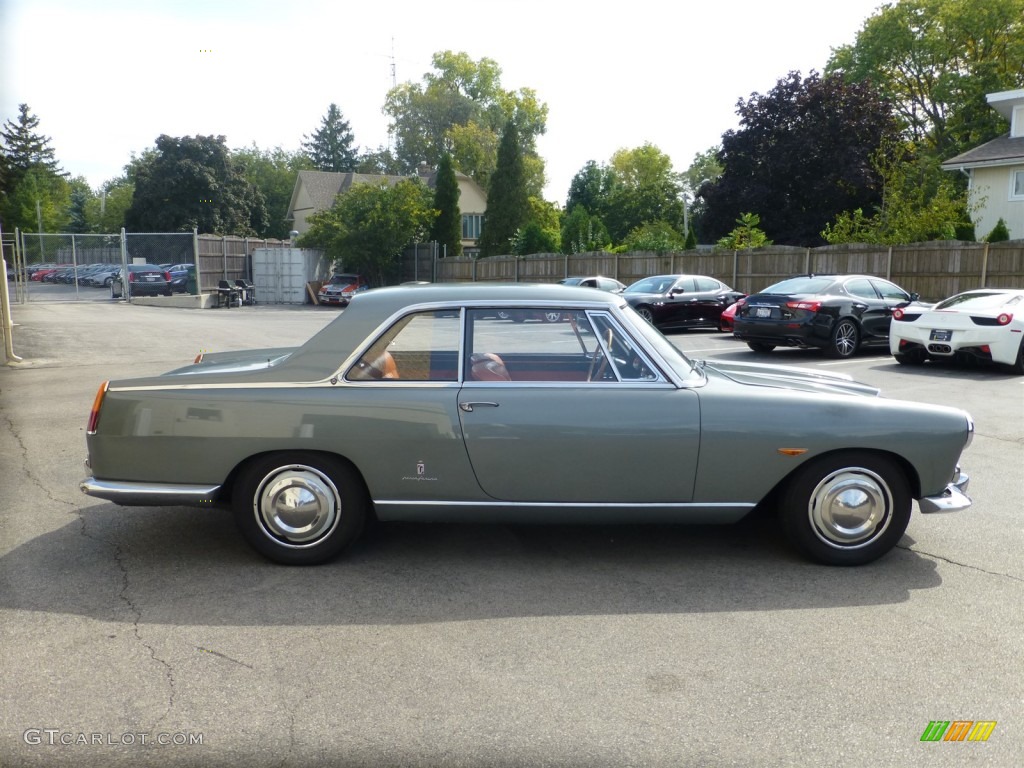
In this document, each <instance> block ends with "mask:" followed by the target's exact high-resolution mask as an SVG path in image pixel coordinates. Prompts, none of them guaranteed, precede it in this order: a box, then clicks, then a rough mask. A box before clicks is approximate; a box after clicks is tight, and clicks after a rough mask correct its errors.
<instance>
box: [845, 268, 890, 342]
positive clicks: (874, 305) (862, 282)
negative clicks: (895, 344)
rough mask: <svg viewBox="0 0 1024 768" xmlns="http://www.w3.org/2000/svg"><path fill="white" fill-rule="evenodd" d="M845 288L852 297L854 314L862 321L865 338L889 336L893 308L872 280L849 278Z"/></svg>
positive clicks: (872, 338)
mask: <svg viewBox="0 0 1024 768" xmlns="http://www.w3.org/2000/svg"><path fill="white" fill-rule="evenodd" d="M843 288H844V290H845V291H846V292H847V293H848V294H849V295H850V297H851V299H852V310H853V314H854V315H855V316H857V317H858V319H859V321H860V326H861V332H862V336H863V338H864V339H865V340H867V341H874V340H876V339H878V338H879V337H882V338H888V336H889V323H890V322H891V320H892V310H891V309H889V305H888V304H887V303H886V302H885V301H884V300H883V299H882V297H881V296H879V295H878V291H876V290H875V288H874V286H872V285H871V281H870V280H868V279H867V278H866V277H858V278H854V279H852V280H847V281H846V284H845V285H844V286H843Z"/></svg>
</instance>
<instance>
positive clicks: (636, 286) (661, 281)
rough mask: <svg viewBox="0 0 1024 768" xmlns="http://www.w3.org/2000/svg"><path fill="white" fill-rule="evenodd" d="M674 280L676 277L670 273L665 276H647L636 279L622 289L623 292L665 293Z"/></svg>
mask: <svg viewBox="0 0 1024 768" xmlns="http://www.w3.org/2000/svg"><path fill="white" fill-rule="evenodd" d="M675 281H676V278H675V277H674V276H672V275H669V276H667V277H666V276H661V277H647V278H644V279H643V280H637V281H636V282H635V283H633V284H632V285H631V286H629V287H628V288H627V289H626V290H625V291H623V293H665V292H666V291H667V290H668V289H669V288H671V287H672V284H673V283H674V282H675Z"/></svg>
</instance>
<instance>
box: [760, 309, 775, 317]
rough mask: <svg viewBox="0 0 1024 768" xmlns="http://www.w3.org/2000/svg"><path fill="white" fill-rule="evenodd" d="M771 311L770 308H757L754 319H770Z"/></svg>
mask: <svg viewBox="0 0 1024 768" xmlns="http://www.w3.org/2000/svg"><path fill="white" fill-rule="evenodd" d="M771 316H772V310H771V308H770V307H758V308H757V314H756V317H771Z"/></svg>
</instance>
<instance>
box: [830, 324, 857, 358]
mask: <svg viewBox="0 0 1024 768" xmlns="http://www.w3.org/2000/svg"><path fill="white" fill-rule="evenodd" d="M859 344H860V331H859V330H858V328H857V324H856V323H855V322H853V320H850V319H849V318H843V319H842V320H840V321H839V322H838V323H836V327H835V328H833V329H832V336H831V337H830V338H829V343H828V346H827V347H825V354H826V355H828V356H829V357H837V358H844V357H851V356H852V355H853V353H854V352H856V351H857V346H858V345H859Z"/></svg>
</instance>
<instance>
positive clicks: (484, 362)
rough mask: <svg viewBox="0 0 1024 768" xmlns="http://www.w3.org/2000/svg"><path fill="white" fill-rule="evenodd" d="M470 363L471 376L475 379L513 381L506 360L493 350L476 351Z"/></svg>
mask: <svg viewBox="0 0 1024 768" xmlns="http://www.w3.org/2000/svg"><path fill="white" fill-rule="evenodd" d="M469 364H470V368H469V377H470V378H471V379H473V380H474V381H512V377H511V376H509V374H508V369H507V368H506V367H505V363H504V361H503V360H502V359H501V358H500V357H498V356H497V355H496V354H494V353H493V352H476V353H474V354H473V355H471V356H470V358H469Z"/></svg>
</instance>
